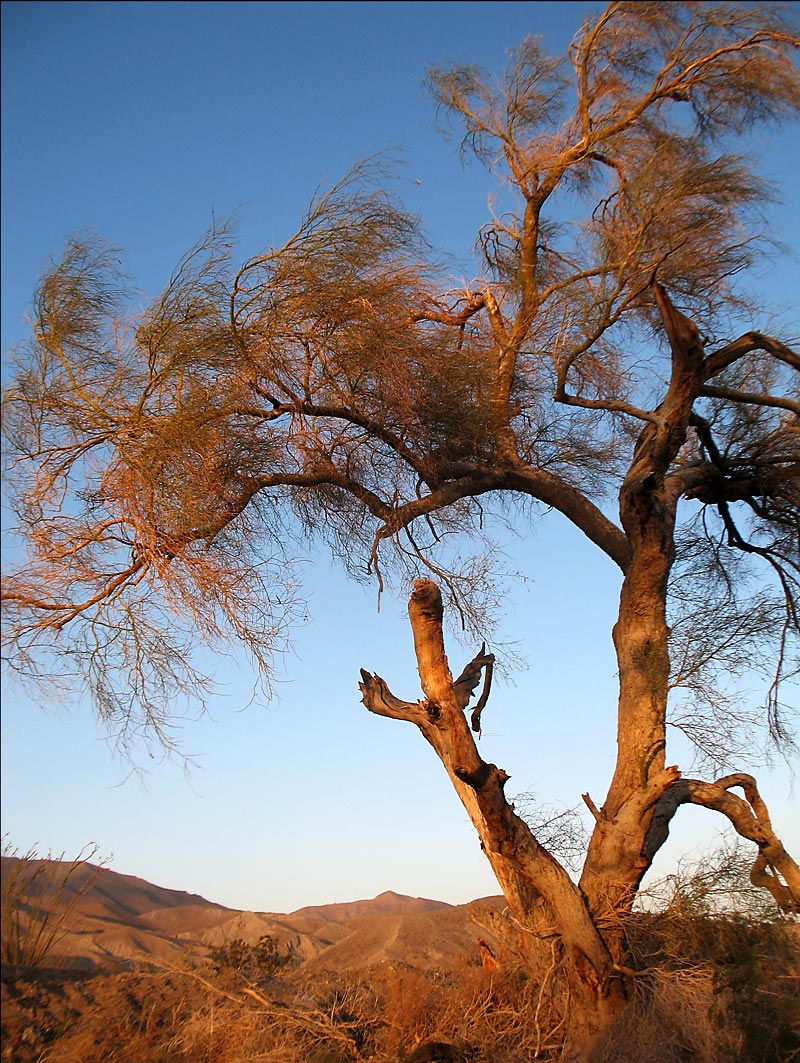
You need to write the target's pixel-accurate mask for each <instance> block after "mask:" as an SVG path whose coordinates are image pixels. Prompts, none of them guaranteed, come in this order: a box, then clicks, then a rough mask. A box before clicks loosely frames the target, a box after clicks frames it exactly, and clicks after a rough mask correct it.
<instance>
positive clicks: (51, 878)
mask: <svg viewBox="0 0 800 1063" xmlns="http://www.w3.org/2000/svg"><path fill="white" fill-rule="evenodd" d="M2 855H3V861H2V877H0V918H1V921H0V956H2V961H3V963H8V964H24V965H26V966H40V965H42V964H43V963H45V962H46V961H47V960H48V958H49V957H50V956H51V954H52V953H54V952H55V951H57V949H58V945H59V943H60V941H61V940H62V939H63V937H64V936H65V935H66V934H67V933H68V931H69V928H70V924H71V921H72V918H73V916H74V914H75V910H76V908H77V906H78V905H79V904H80V901H81V898H82V897H84V896H85V895H86V894H87V893H88V892H89V891H90V890H91V888H92V886H93V884H94V878H95V876H94V874H91V875H90V876H88V877H84V876H82V875H80V874H79V872H80V871H81V870H82V869H84V868H87V867H90V866H92V865H91V861H92V860H94V859H95V858H96V856H97V846H96V845H86V846H84V848H83V849H82V850H81V851H80V852H79V853H78V855H77V856H76V857H75V858H74V859H73V860H68V861H67V860H65V859H64V853H61V854H60V855H54V854H52V853H48V854H47V856H41V855H40V854H39V853H38V852H37V850H36V849H28V850H27V852H25V853H20V852H19V851H18V850H17V849H16V848H14V846H12V844H11V842H10V841H8V840H7V839H5V838H4V839H3V853H2Z"/></svg>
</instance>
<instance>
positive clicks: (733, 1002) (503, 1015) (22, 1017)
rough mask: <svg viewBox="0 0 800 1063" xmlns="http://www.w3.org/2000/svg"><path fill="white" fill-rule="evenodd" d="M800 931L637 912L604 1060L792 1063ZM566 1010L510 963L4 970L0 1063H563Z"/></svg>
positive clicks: (798, 1053) (548, 987)
mask: <svg viewBox="0 0 800 1063" xmlns="http://www.w3.org/2000/svg"><path fill="white" fill-rule="evenodd" d="M797 931H798V927H797V926H794V925H792V924H787V923H767V922H758V923H754V922H748V921H746V920H744V919H742V918H740V917H735V918H734V917H722V918H720V917H717V918H714V919H705V920H700V919H697V918H696V917H690V916H687V915H685V913H683V914H681V913H676V912H672V913H667V914H666V915H664V914H662V915H661V916H658V917H653V916H644V915H642V916H640V917H638V918H637V919H636V920H635V921H634V922H633V923H632V925H631V928H630V940H631V948H632V949H633V950H634V952H635V953H636V958H637V959H639V960H640V961H646V962H647V963H649V968H650V969H649V970H648V971H647V973H645V974H643V975H642V976H641V977H640V978H639V979H637V981H636V985H635V990H634V999H633V1006H632V1007H631V1009H630V1010H629V1012H628V1013H627V1014H626V1016H625V1017H624V1019H623V1020H622V1021H621V1022H620V1023H619V1025H618V1027H617V1028H616V1030H615V1031H614V1036H613V1040H612V1046H613V1047H611V1048H610V1049H609V1052H608V1054H607V1057H606V1063H791V1061H800V1035H798V1030H800V998H799V997H798V987H799V986H800V958H799V957H798V935H797ZM562 1010H563V991H562V987H561V984H560V982H559V978H558V972H557V970H555V969H554V971H553V975H552V977H551V978H549V980H548V982H547V983H546V984H545V985H544V987H542V986H540V985H536V984H535V983H533V982H532V981H531V980H530V979H528V978H526V977H525V976H524V974H523V972H522V970H521V969H519V968H513V967H510V966H503V967H501V969H500V970H498V971H494V972H492V973H491V974H489V973H487V972H485V971H484V970H483V969H482V968H481V967H479V966H476V965H470V964H464V965H462V966H461V967H459V968H456V969H453V970H450V971H446V972H429V971H428V972H426V971H421V970H417V969H413V968H410V967H407V966H405V965H402V964H382V965H380V966H378V967H375V968H372V969H371V970H369V971H364V972H362V973H361V974H360V975H359V976H358V977H355V976H349V975H347V974H346V973H342V972H333V971H330V972H325V971H316V972H311V971H310V970H308V969H304V968H303V967H302V966H300V967H295V968H290V967H289V966H285V967H282V968H281V969H280V970H278V971H276V972H274V973H273V974H271V975H268V976H266V977H263V978H260V979H258V980H256V981H252V980H249V979H248V978H246V977H245V976H243V975H242V973H241V972H240V971H235V970H230V969H215V968H214V967H213V966H212V965H210V964H206V965H202V966H197V967H195V968H191V969H190V968H187V969H184V970H181V971H178V970H172V971H169V972H167V971H149V972H144V971H129V972H127V973H113V974H111V973H97V974H93V975H91V974H86V973H83V974H79V973H78V972H69V971H64V970H62V971H53V970H49V971H48V970H46V969H41V968H40V969H37V970H30V969H26V970H24V971H21V970H14V969H8V968H7V969H6V970H4V974H3V1012H2V1025H3V1030H2V1034H3V1046H4V1048H3V1057H2V1058H3V1059H4V1060H5V1059H8V1060H12V1061H13V1063H167V1061H169V1063H350V1061H353V1060H358V1061H370V1063H419V1061H422V1060H425V1061H434V1060H446V1061H447V1063H467V1061H469V1063H532V1061H534V1060H545V1061H546V1060H555V1059H557V1058H558V1051H559V1029H560V1016H561V1014H562ZM433 1044H439V1045H440V1046H441V1047H440V1048H439V1049H436V1050H434V1049H433V1048H432V1047H431V1046H432V1045H433ZM426 1046H428V1047H427V1048H426Z"/></svg>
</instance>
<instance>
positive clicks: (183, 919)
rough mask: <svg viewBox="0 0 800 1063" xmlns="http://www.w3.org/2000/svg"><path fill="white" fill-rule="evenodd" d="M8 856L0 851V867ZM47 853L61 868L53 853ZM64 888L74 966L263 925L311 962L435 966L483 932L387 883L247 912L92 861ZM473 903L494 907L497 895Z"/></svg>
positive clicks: (252, 934) (195, 952)
mask: <svg viewBox="0 0 800 1063" xmlns="http://www.w3.org/2000/svg"><path fill="white" fill-rule="evenodd" d="M14 859H15V858H14V857H3V860H2V870H3V876H4V877H5V875H6V874H7V873H8V871H9V870H10V869H11V866H10V862H11V861H13V860H14ZM46 863H50V864H53V865H54V866H53V870H54V871H57V870H58V867H57V862H54V861H47V862H46ZM69 891H70V893H71V895H72V896H73V897H74V896H75V895H76V894H80V896H79V897H78V900H77V903H76V904H75V907H74V909H73V911H72V912H71V914H70V918H69V920H68V924H67V925H68V926H69V931H68V933H67V934H66V935H65V936H64V938H63V939H62V940H61V941H60V942H59V944H58V947H57V950H56V952H57V953H58V955H59V957H60V958H61V960H62V961H63V962H65V963H68V964H69V965H70V966H79V967H89V968H91V967H107V966H112V967H114V966H116V967H123V968H124V967H128V966H131V965H142V964H148V965H151V966H156V967H173V966H175V967H179V966H181V965H182V964H184V963H185V962H186V960H187V959H188V958H191V959H198V958H202V957H205V956H207V955H208V954H209V952H210V950H211V949H212V948H213V947H215V946H218V945H221V944H224V943H225V942H228V941H232V940H234V939H237V938H241V939H243V940H244V941H246V942H248V943H251V944H252V943H255V942H256V941H258V939H259V938H260V937H261V936H262V935H265V934H268V935H270V936H271V937H272V938H274V940H275V941H276V943H277V944H278V947H279V949H280V950H281V951H284V952H289V953H291V954H292V955H293V956H294V957H295V959H296V960H297V961H298V962H300V963H306V964H309V965H311V966H313V967H314V968H327V969H331V970H365V969H367V968H370V967H374V966H376V965H380V964H385V963H403V964H406V965H408V966H411V967H417V968H420V969H432V968H444V967H451V966H453V965H454V964H457V963H459V962H464V961H469V960H470V959H473V960H475V959H476V958H477V956H478V944H477V941H478V938H479V937H480V936H484V937H485V936H486V932H485V931H481V930H479V928H478V927H477V926H475V925H474V924H473V923H472V922H471V920H470V918H469V914H468V908H469V907H470V906H468V905H450V904H446V903H445V902H444V901H436V900H428V899H426V898H422V897H406V896H403V895H402V894H398V893H393V892H391V891H388V892H386V893H381V894H380V895H379V896H377V897H375V898H373V899H371V900H357V901H350V902H345V903H341V904H323V905H315V906H309V907H305V908H300V909H298V910H297V911H295V912H291V913H289V914H278V913H270V912H249V911H239V910H237V909H232V908H226V907H224V906H223V905H220V904H214V903H213V902H212V901H207V900H205V898H203V897H200V896H199V895H197V894H194V893H185V892H183V891H180V890H171V889H165V888H164V887H161V886H155V885H153V884H152V883H150V882H146V881H145V880H144V879H140V878H136V877H134V876H132V875H120V874H118V873H117V872H115V871H110V870H108V869H107V868H98V867H94V866H92V865H84V866H83V867H81V868H79V869H78V870H77V871H76V872H75V873H74V874H73V875H72V876H71V877H70V879H69ZM476 903H478V904H479V905H481V906H483V907H497V906H500V905H502V903H503V901H502V898H486V899H484V900H482V901H480V902H476Z"/></svg>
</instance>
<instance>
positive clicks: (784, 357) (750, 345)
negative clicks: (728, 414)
mask: <svg viewBox="0 0 800 1063" xmlns="http://www.w3.org/2000/svg"><path fill="white" fill-rule="evenodd" d="M752 351H764V352H765V353H766V354H771V355H772V357H773V358H776V359H778V361H781V362H785V363H786V364H787V365H788V366H791V367H792V369H796V370H798V372H800V354H798V353H797V352H796V351H793V350H792V349H791V347H787V346H786V344H785V343H781V342H780V340H776V339H773V337H772V336H765V335H764V334H763V333H761V332H746V333H745V334H744V336H740V337H739V338H738V339H736V340H733V341H732V342H731V343H727V344H725V346H724V347H720V349H719V350H717V351H714V352H713V353H712V354H709V355H708V357H707V358H706V360H705V363H704V365H703V379H704V380H711V378H712V377H715V376H716V375H717V374H718V373H721V372H722V370H723V369H727V367H728V366H729V365H733V363H734V362H737V361H738V360H739V359H740V358H743V357H744V356H745V355H746V354H750V353H751V352H752Z"/></svg>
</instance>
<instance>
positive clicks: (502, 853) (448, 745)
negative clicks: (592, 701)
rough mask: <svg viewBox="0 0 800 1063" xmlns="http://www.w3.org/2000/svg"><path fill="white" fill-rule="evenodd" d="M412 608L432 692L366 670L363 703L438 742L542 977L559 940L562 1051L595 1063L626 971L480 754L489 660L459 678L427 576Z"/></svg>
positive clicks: (620, 999)
mask: <svg viewBox="0 0 800 1063" xmlns="http://www.w3.org/2000/svg"><path fill="white" fill-rule="evenodd" d="M409 616H410V619H411V625H412V630H413V633H414V645H415V650H416V654H417V662H418V666H419V673H420V679H421V682H422V688H423V691H424V692H425V694H426V698H425V699H424V700H422V701H419V702H405V701H402V700H401V699H399V698H396V697H395V696H394V695H393V694H392V693H391V692H390V691H389V689H388V687H387V685H386V683H385V682H384V681H383V680H382V679H381V678H380V677H378V676H373V675H370V674H369V673H367V672H364V671H362V673H361V674H362V683H361V690H362V693H363V696H364V703H365V705H366V706H367V708H368V709H370V710H371V711H372V712H376V713H378V714H380V715H383V716H389V717H392V718H394V719H404V720H408V721H411V722H413V723H415V724H416V725H417V726H418V727H419V729H420V730H421V731H422V733H423V735H424V736H425V738H426V739H427V741H428V742H429V743H430V745H431V746H433V748H434V750H435V751H436V753H437V756H438V757H439V759H440V760H441V762H442V764H443V765H444V768H445V770H446V771H447V774H448V776H449V778H450V780H451V782H452V784H453V787H454V789H455V791H456V793H457V794H458V796H459V798H460V799H461V802H462V804H463V805H464V808H465V809H466V811H467V813H468V815H469V817H470V819H471V821H472V823H473V825H474V827H475V829H476V831H477V833H478V836H479V838H480V840H481V847H482V849H483V851H484V853H485V854H486V857H487V859H488V860H489V863H490V864H491V866H492V870H493V871H494V873H495V876H496V877H497V881H498V883H499V884H500V887H501V889H502V891H503V894H504V896H505V898H506V901H507V902H508V919H509V921H510V923H511V925H512V926H513V928H514V932H515V933H516V934H517V936H518V938H519V939H520V941H521V942H522V948H521V949H520V950H519V951H520V952H521V953H523V954H525V953H527V957H526V958H527V961H528V965H529V967H530V969H531V972H532V975H535V974H538V975H539V976H540V977H541V969H540V965H539V964H538V963H537V962H536V960H535V958H534V957H535V954H536V952H537V951H539V950H538V949H537V947H536V946H537V945H538V946H542V945H544V946H545V947H546V948H547V950H548V952H549V951H550V947H549V946H550V943H551V942H553V941H555V942H556V944H555V945H554V946H553V950H554V951H553V955H554V957H556V959H557V962H558V964H559V967H560V970H561V971H562V973H563V977H564V978H565V979H566V982H567V984H568V986H569V1000H568V1002H567V1006H566V1007H565V1013H564V1023H565V1027H564V1028H565V1029H566V1048H565V1051H566V1052H567V1053H568V1054H567V1055H566V1056H565V1057H564V1058H565V1059H570V1060H574V1061H575V1063H577V1061H580V1063H591V1061H592V1060H593V1059H595V1058H599V1053H600V1051H601V1046H602V1045H603V1044H604V1042H605V1035H606V1033H607V1031H608V1028H609V1026H610V1025H611V1024H612V1023H613V1022H614V1021H615V1020H616V1019H617V1018H618V1017H619V1016H620V1014H621V1013H622V1011H623V1009H624V1007H625V1003H626V992H625V990H626V987H625V984H624V979H623V977H622V976H621V974H620V972H619V971H618V970H616V969H615V957H614V956H612V954H611V952H610V951H609V948H608V946H607V944H606V942H605V941H604V939H603V935H602V934H601V933H600V931H599V930H598V927H597V925H596V923H595V920H594V918H593V915H592V913H591V911H590V908H589V906H588V905H587V902H586V897H585V896H584V894H583V892H582V891H581V889H580V888H579V887H578V886H576V884H575V883H574V882H573V881H572V880H571V879H570V877H569V875H568V874H567V872H566V871H565V870H564V868H563V867H562V866H561V865H560V863H559V862H558V861H557V860H556V859H555V857H554V856H553V855H552V854H551V853H550V852H548V850H547V849H545V848H544V847H543V846H542V845H540V844H539V843H538V842H537V840H536V839H535V837H534V836H533V834H532V832H531V830H530V828H529V827H528V825H527V824H526V823H525V822H524V821H523V820H522V819H520V817H519V816H518V815H517V814H516V813H515V811H514V808H513V806H512V805H511V804H510V803H509V802H508V801H507V800H506V797H505V794H504V786H505V783H506V781H507V779H508V776H507V775H506V773H505V772H504V771H503V770H502V769H500V768H498V767H497V766H496V765H494V764H489V763H487V762H486V761H484V760H483V759H482V758H481V756H480V754H479V752H478V748H477V745H476V743H475V739H474V737H473V734H472V732H471V731H470V728H469V725H468V722H467V719H466V717H465V714H464V708H465V706H466V703H467V701H468V699H469V696H470V694H471V693H472V690H473V689H474V687H475V685H476V684H477V680H478V678H479V674H480V670H481V668H482V667H485V666H486V664H487V663H489V661H490V658H487V657H486V655H485V654H483V653H482V654H479V655H478V657H476V658H475V660H474V661H473V662H471V664H470V665H468V666H467V668H466V669H465V670H464V673H462V676H461V677H460V678H459V679H458V680H456V681H455V682H454V681H453V678H452V675H451V673H450V669H449V666H448V663H447V656H446V654H445V650H444V640H443V636H442V599H441V595H440V593H439V589H438V587H436V585H435V584H434V583H432V582H431V581H430V580H417V581H416V584H415V589H414V593H413V594H412V597H411V601H410V603H409ZM485 694H486V691H485V692H484V695H485ZM482 700H483V699H482ZM526 941H527V945H526Z"/></svg>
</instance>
